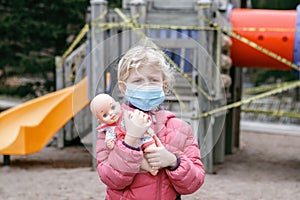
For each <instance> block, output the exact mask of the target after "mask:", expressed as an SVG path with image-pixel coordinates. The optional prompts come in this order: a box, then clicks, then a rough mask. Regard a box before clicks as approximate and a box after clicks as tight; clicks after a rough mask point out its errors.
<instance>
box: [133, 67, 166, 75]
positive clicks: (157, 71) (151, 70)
mask: <svg viewBox="0 0 300 200" xmlns="http://www.w3.org/2000/svg"><path fill="white" fill-rule="evenodd" d="M162 75H163V73H162V70H161V68H159V67H155V66H140V67H138V68H131V69H130V74H129V76H145V77H147V76H155V77H158V76H162Z"/></svg>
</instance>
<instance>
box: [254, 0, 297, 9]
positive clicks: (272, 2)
mask: <svg viewBox="0 0 300 200" xmlns="http://www.w3.org/2000/svg"><path fill="white" fill-rule="evenodd" d="M251 4H252V8H262V9H276V10H291V9H296V7H297V5H298V4H300V0H251Z"/></svg>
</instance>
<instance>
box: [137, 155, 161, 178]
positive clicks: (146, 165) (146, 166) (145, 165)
mask: <svg viewBox="0 0 300 200" xmlns="http://www.w3.org/2000/svg"><path fill="white" fill-rule="evenodd" d="M140 168H141V170H142V171H147V172H150V173H151V174H152V175H153V176H155V175H156V174H157V173H158V170H157V169H153V168H152V167H151V166H150V165H149V163H148V161H147V160H146V158H143V160H142V165H141V167H140Z"/></svg>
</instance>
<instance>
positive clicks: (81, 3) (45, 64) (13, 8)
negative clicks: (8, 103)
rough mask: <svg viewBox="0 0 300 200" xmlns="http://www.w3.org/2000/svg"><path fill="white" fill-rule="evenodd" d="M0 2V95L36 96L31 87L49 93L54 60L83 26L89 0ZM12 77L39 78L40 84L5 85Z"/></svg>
mask: <svg viewBox="0 0 300 200" xmlns="http://www.w3.org/2000/svg"><path fill="white" fill-rule="evenodd" d="M0 2H1V3H0V34H1V39H0V55H1V59H0V84H1V86H0V94H1V93H2V94H3V93H9V94H10V95H19V96H26V95H28V94H29V95H31V96H36V94H35V91H33V90H34V89H36V88H34V87H30V86H32V85H35V86H39V87H41V86H42V87H43V88H44V90H46V91H51V90H53V89H54V70H55V63H54V57H55V56H56V55H61V54H62V53H63V52H64V51H65V50H66V49H67V47H68V45H70V42H72V39H73V38H74V37H75V36H76V34H77V33H78V32H79V30H80V29H81V27H82V26H83V25H84V24H85V20H86V10H87V7H88V5H89V1H88V0H26V1H23V0H0ZM12 76H17V77H28V78H31V77H32V78H33V77H39V79H40V80H41V81H36V82H35V81H34V80H35V79H33V80H32V81H31V82H30V83H26V84H25V85H20V86H18V85H14V86H6V85H5V84H4V83H6V81H5V80H7V79H9V78H10V77H12ZM20 88H22V89H20ZM20 91H21V92H20Z"/></svg>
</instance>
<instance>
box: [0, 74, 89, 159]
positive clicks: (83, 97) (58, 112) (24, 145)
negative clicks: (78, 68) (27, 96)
mask: <svg viewBox="0 0 300 200" xmlns="http://www.w3.org/2000/svg"><path fill="white" fill-rule="evenodd" d="M87 88H88V81H87V77H86V78H84V79H83V80H82V81H80V82H79V83H78V84H76V85H74V86H71V87H68V88H65V89H62V90H58V91H55V92H53V93H49V94H47V95H45V96H42V97H39V98H36V99H33V100H30V101H28V102H25V103H23V104H21V105H19V106H17V107H14V108H11V109H8V110H6V111H4V112H1V113H0V154H3V155H26V154H31V153H35V152H38V151H40V150H41V149H42V148H43V147H44V146H45V145H46V144H47V142H48V141H49V140H50V139H51V138H52V137H53V136H54V134H55V133H56V132H57V131H58V130H59V129H60V128H61V127H63V125H64V124H65V123H66V122H67V121H69V120H70V119H71V118H72V117H73V116H74V115H75V114H76V113H78V112H79V111H80V110H81V109H82V108H84V107H85V106H86V105H87V104H88V103H89V99H88V94H87V93H88V92H87V91H88V89H87Z"/></svg>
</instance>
